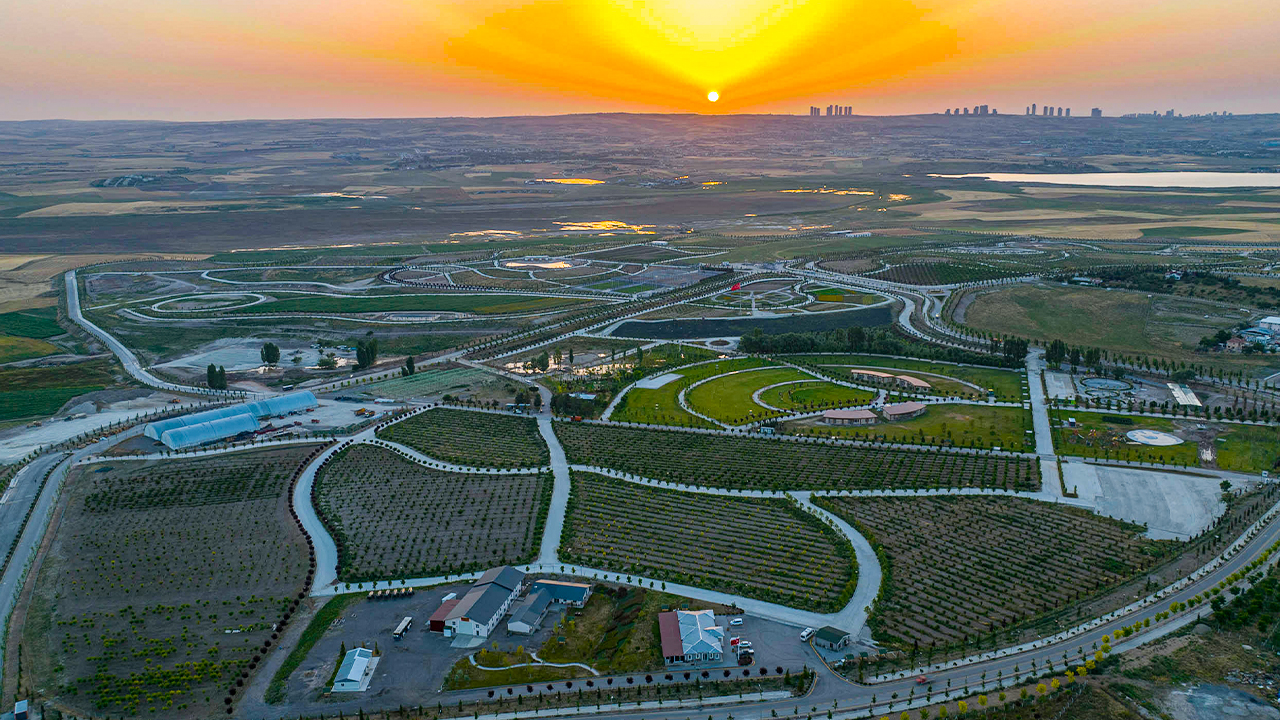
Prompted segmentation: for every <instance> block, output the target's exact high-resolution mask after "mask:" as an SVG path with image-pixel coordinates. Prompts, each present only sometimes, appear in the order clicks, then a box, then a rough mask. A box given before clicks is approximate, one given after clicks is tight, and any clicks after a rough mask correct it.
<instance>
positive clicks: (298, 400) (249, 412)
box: [142, 390, 320, 450]
mask: <svg viewBox="0 0 1280 720" xmlns="http://www.w3.org/2000/svg"><path fill="white" fill-rule="evenodd" d="M319 404H320V403H319V401H317V400H316V396H315V395H312V394H311V392H310V391H308V390H302V391H300V392H293V393H288V394H285V395H277V396H275V397H270V398H267V399H266V400H258V401H256V402H250V403H240V404H238V405H228V406H226V407H220V408H214V409H212V410H205V411H203V412H198V413H190V414H188V415H180V416H178V417H174V418H169V419H167V420H157V421H156V422H153V423H147V426H146V428H144V429H143V431H142V434H143V435H145V436H147V437H149V438H151V439H152V440H159V441H160V442H162V443H164V444H165V445H166V446H168V447H169V448H171V449H173V450H180V449H182V448H188V447H195V446H198V445H203V444H205V443H210V442H216V441H218V440H225V439H226V438H230V437H235V436H236V435H239V434H240V433H242V432H256V431H257V430H258V429H259V427H260V426H259V424H258V420H260V419H262V418H268V417H276V416H284V415H292V414H295V413H298V412H302V411H304V410H308V409H310V408H314V407H317V406H318V405H319ZM233 418H241V419H239V420H235V421H234V422H233V421H232V419H233ZM246 418H247V420H248V422H246V420H245V419H246ZM175 430H182V431H183V432H173V431H175ZM166 436H167V438H168V439H166Z"/></svg>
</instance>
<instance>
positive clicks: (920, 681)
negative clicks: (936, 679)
mask: <svg viewBox="0 0 1280 720" xmlns="http://www.w3.org/2000/svg"><path fill="white" fill-rule="evenodd" d="M927 682H929V676H928V675H921V676H920V677H918V678H916V684H917V685H923V684H925V683H927Z"/></svg>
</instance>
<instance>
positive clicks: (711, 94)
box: [707, 90, 720, 102]
mask: <svg viewBox="0 0 1280 720" xmlns="http://www.w3.org/2000/svg"><path fill="white" fill-rule="evenodd" d="M707 99H708V100H710V101H711V102H715V101H717V100H719V99H720V93H718V92H716V91H715V90H712V91H711V92H709V93H707Z"/></svg>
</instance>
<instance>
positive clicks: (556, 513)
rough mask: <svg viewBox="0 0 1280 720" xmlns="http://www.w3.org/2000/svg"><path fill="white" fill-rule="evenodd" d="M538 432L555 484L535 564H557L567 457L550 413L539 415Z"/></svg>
mask: <svg viewBox="0 0 1280 720" xmlns="http://www.w3.org/2000/svg"><path fill="white" fill-rule="evenodd" d="M538 432H539V433H541V434H542V439H543V440H544V441H546V443H547V449H548V450H550V451H551V473H552V475H553V476H554V477H555V485H554V486H553V487H552V489H551V507H550V508H548V510H547V524H546V527H545V528H544V529H543V531H542V546H541V548H540V549H539V550H538V564H540V565H556V564H559V562H560V559H559V558H560V535H561V534H562V533H563V532H564V517H565V512H566V510H567V508H568V506H569V490H570V480H569V461H568V460H566V459H565V455H564V447H562V446H561V445H560V439H559V438H557V437H556V432H555V428H553V427H552V425H551V418H550V417H549V416H546V415H543V416H541V417H539V418H538Z"/></svg>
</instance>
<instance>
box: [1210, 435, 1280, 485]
mask: <svg viewBox="0 0 1280 720" xmlns="http://www.w3.org/2000/svg"><path fill="white" fill-rule="evenodd" d="M1214 447H1215V448H1216V449H1217V452H1218V467H1220V468H1222V469H1223V470H1234V471H1236V472H1246V473H1256V472H1261V471H1263V470H1267V471H1269V472H1271V474H1272V475H1274V474H1275V472H1276V462H1277V461H1280V428H1275V427H1259V426H1256V425H1229V426H1227V431H1226V432H1225V433H1223V434H1222V435H1220V436H1218V439H1217V441H1215V442H1214Z"/></svg>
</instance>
